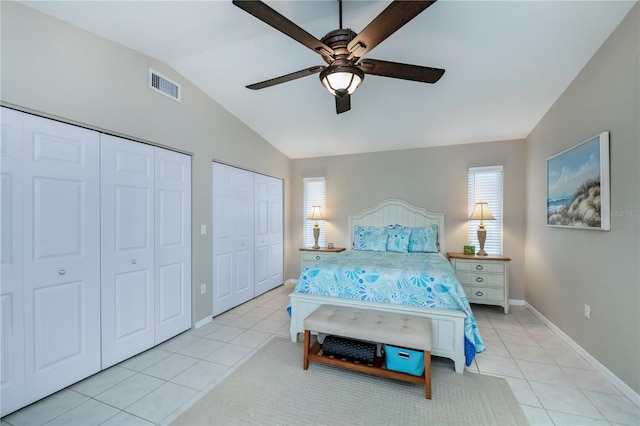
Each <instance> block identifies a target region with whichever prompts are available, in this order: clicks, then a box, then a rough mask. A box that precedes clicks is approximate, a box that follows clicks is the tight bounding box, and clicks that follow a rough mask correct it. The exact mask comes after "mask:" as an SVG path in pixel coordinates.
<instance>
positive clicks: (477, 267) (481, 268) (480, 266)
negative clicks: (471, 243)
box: [476, 265, 484, 271]
mask: <svg viewBox="0 0 640 426" xmlns="http://www.w3.org/2000/svg"><path fill="white" fill-rule="evenodd" d="M476 269H477V270H478V271H482V270H483V269H484V268H483V267H482V265H476Z"/></svg>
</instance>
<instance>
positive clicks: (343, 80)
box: [320, 65, 364, 97]
mask: <svg viewBox="0 0 640 426" xmlns="http://www.w3.org/2000/svg"><path fill="white" fill-rule="evenodd" d="M362 80H364V72H362V70H361V69H360V68H358V67H356V66H354V65H330V66H328V67H326V68H325V69H324V70H322V72H321V73H320V81H321V82H322V85H323V86H324V87H326V88H327V90H328V91H329V93H331V94H332V95H334V96H338V97H343V96H345V95H353V93H354V92H355V91H356V89H357V88H358V87H360V84H361V83H362Z"/></svg>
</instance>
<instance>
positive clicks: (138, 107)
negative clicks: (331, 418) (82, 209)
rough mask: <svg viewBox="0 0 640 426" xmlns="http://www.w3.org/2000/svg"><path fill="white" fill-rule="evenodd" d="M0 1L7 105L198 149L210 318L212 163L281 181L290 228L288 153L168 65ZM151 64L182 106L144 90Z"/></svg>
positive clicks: (197, 242) (197, 203)
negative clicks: (177, 92)
mask: <svg viewBox="0 0 640 426" xmlns="http://www.w3.org/2000/svg"><path fill="white" fill-rule="evenodd" d="M1 7H2V21H1V24H2V28H1V30H2V46H1V51H2V69H1V71H2V80H1V84H2V94H1V101H2V103H3V104H4V105H13V106H17V107H18V108H20V109H22V110H26V111H32V112H36V113H39V114H41V115H45V116H48V117H52V118H60V119H61V120H62V121H66V122H72V123H78V124H82V125H85V126H87V127H91V128H94V129H97V130H105V131H106V132H108V133H112V134H117V135H121V136H124V137H129V138H132V139H136V140H141V141H148V142H150V143H153V144H155V145H159V146H165V147H172V148H177V149H179V150H181V151H183V152H186V153H189V154H192V169H193V171H192V173H193V174H192V179H193V180H192V185H193V204H192V222H193V230H192V241H193V243H192V247H193V262H192V268H193V270H192V276H193V287H194V289H193V307H194V309H193V320H194V321H198V320H200V319H202V318H205V317H206V316H208V315H211V278H212V271H211V256H212V240H211V233H210V231H211V221H212V208H211V205H212V177H211V173H212V172H211V162H212V160H214V159H216V160H220V161H222V162H226V163H229V164H232V165H237V166H240V167H243V168H246V169H249V170H253V171H256V172H259V173H263V174H266V175H270V176H274V177H277V178H281V179H284V193H285V205H284V211H285V225H286V224H288V221H289V219H288V212H289V197H288V194H289V192H290V191H289V168H290V160H289V158H287V157H286V156H285V155H283V154H282V153H281V152H279V151H278V150H276V149H275V148H274V147H273V146H272V145H271V144H269V143H267V142H266V141H265V140H264V139H262V138H261V137H260V136H258V135H257V134H256V133H255V132H253V131H252V130H251V129H249V128H248V127H247V126H245V125H244V124H243V123H242V122H241V121H239V120H238V119H236V118H235V117H234V116H232V115H231V114H230V113H229V112H228V111H226V110H225V109H223V108H222V107H221V106H220V105H219V104H217V103H216V102H214V101H213V100H211V98H209V97H208V96H206V95H205V94H204V93H203V92H202V91H200V90H199V89H197V88H196V87H195V86H193V85H192V84H190V83H189V82H188V81H187V80H186V79H185V78H183V77H182V76H181V75H180V74H178V73H176V71H175V70H173V69H172V68H170V67H168V66H167V65H165V64H163V63H161V62H158V61H156V60H154V59H152V58H149V57H147V56H144V55H141V54H139V53H137V52H134V51H132V50H129V49H127V48H124V47H122V46H120V45H117V44H115V43H112V42H110V41H107V40H105V39H103V38H100V37H97V36H95V35H92V34H90V33H88V32H85V31H83V30H80V29H79V28H77V27H73V26H70V25H68V24H65V23H63V22H61V21H58V20H56V19H53V18H51V17H49V16H47V15H44V14H41V13H39V12H37V11H35V10H33V9H31V8H28V7H25V6H22V5H20V4H16V3H13V2H6V1H3V2H2V6H1ZM149 67H152V68H153V69H155V70H156V71H158V72H160V73H162V74H164V75H166V76H167V77H169V78H171V79H173V80H175V81H177V82H178V83H180V84H181V85H182V90H183V93H182V102H181V103H178V102H175V101H173V100H171V99H169V98H167V97H165V96H163V95H161V94H158V93H156V92H154V91H152V90H149V89H148V87H147V86H148V83H147V78H148V68H149ZM200 224H206V225H207V229H208V230H209V232H208V234H207V235H206V236H202V235H200ZM289 238H290V237H289V228H288V226H285V241H288V240H289ZM285 247H286V250H287V252H285V266H288V265H286V262H287V261H288V256H287V254H288V249H289V245H288V244H285ZM201 283H206V284H207V288H208V291H207V293H206V294H205V295H200V284H201Z"/></svg>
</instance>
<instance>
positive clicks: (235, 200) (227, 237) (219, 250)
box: [212, 163, 254, 316]
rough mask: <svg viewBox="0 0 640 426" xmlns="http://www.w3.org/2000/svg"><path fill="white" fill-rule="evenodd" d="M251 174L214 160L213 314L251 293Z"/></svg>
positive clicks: (235, 303) (252, 292)
mask: <svg viewBox="0 0 640 426" xmlns="http://www.w3.org/2000/svg"><path fill="white" fill-rule="evenodd" d="M253 211H254V210H253V173H251V172H248V171H246V170H241V169H237V168H235V167H230V166H226V165H224V164H219V163H213V292H212V293H213V294H212V298H213V315H214V316H215V315H218V314H221V313H222V312H225V311H227V310H229V309H231V308H233V307H235V306H238V305H239V304H241V303H244V302H246V301H247V300H250V299H251V298H252V297H253V295H254V276H253V274H254V267H253V261H254V255H253V241H254V233H253V221H254V219H253Z"/></svg>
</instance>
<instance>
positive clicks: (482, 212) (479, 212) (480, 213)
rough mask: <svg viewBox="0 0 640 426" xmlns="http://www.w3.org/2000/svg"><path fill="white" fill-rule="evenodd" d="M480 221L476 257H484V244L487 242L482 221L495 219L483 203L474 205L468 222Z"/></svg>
mask: <svg viewBox="0 0 640 426" xmlns="http://www.w3.org/2000/svg"><path fill="white" fill-rule="evenodd" d="M478 219H479V220H480V225H479V226H478V242H479V243H480V251H478V253H477V254H478V256H486V255H487V252H486V251H484V242H485V241H486V240H487V230H486V229H484V223H482V221H483V220H496V218H495V217H493V215H492V214H491V212H490V211H489V204H487V203H485V202H479V203H476V206H475V208H474V209H473V213H471V216H469V220H478Z"/></svg>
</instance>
